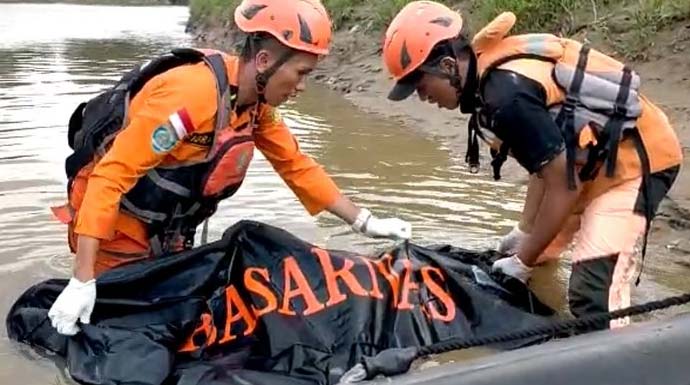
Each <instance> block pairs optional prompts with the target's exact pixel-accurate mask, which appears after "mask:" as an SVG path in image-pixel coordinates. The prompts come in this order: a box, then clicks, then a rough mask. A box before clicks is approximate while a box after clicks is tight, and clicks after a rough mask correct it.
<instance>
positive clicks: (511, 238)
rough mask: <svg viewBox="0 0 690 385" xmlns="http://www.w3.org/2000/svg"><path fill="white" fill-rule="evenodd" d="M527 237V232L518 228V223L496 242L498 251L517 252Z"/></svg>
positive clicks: (508, 253)
mask: <svg viewBox="0 0 690 385" xmlns="http://www.w3.org/2000/svg"><path fill="white" fill-rule="evenodd" d="M527 237H529V233H526V232H524V231H522V230H520V227H518V225H515V227H513V229H512V230H510V232H509V233H508V234H506V235H505V236H503V238H501V241H500V242H499V244H498V252H499V253H501V254H506V255H513V254H517V253H518V252H519V251H520V244H521V243H522V242H523V241H524V240H525V239H527Z"/></svg>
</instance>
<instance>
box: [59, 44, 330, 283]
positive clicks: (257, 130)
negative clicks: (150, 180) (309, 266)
mask: <svg viewBox="0 0 690 385" xmlns="http://www.w3.org/2000/svg"><path fill="white" fill-rule="evenodd" d="M224 61H225V66H226V70H227V76H228V82H229V84H230V86H231V88H232V87H233V86H234V87H236V86H237V85H238V70H239V66H240V62H239V58H237V57H231V56H227V55H224ZM230 98H233V99H234V98H235V95H231V96H230ZM217 99H218V98H217V93H216V84H215V79H214V76H213V74H212V72H211V71H209V69H208V68H207V67H206V66H205V64H204V63H198V64H192V65H185V66H181V67H176V68H173V69H172V70H169V71H167V72H165V73H163V74H161V75H158V76H156V77H154V78H153V79H152V80H150V81H149V82H147V83H146V84H145V86H144V87H143V88H142V89H141V91H139V93H137V94H136V96H135V97H134V98H133V99H132V101H131V106H130V110H129V111H128V122H127V123H126V126H125V128H124V129H123V130H122V131H120V132H119V133H118V135H117V136H116V137H115V139H114V140H113V142H112V146H111V147H110V148H109V150H108V151H107V152H106V153H105V155H104V156H102V157H99V158H96V159H95V160H94V161H93V162H91V163H90V164H89V165H87V166H86V167H84V168H82V169H81V170H80V171H79V173H78V174H77V176H76V177H75V179H74V182H73V184H72V186H71V190H70V192H69V206H71V208H72V209H73V210H74V213H75V215H74V221H71V222H70V226H69V240H70V247H71V248H72V250H73V251H74V250H75V248H76V237H77V235H87V236H90V237H94V238H98V239H100V240H101V243H100V253H99V255H98V258H97V266H96V270H97V273H100V272H102V271H104V270H106V269H107V268H111V267H114V266H117V265H119V264H121V263H124V262H128V261H131V260H133V259H141V258H146V257H148V256H150V255H151V254H152V250H151V245H150V241H149V239H150V236H151V235H150V234H148V231H147V224H146V223H145V222H144V221H142V220H140V219H138V218H136V217H135V216H133V215H131V214H130V213H129V212H127V210H123V209H122V207H121V203H122V198H123V195H124V194H126V193H127V192H128V191H130V190H131V189H132V188H133V187H134V186H135V184H136V183H137V182H138V181H139V180H140V179H141V178H142V177H143V176H145V175H147V173H149V172H150V171H151V170H153V169H161V170H167V171H168V172H169V170H171V169H174V168H175V167H181V166H184V165H186V164H190V163H194V162H198V161H199V160H202V159H204V158H205V157H207V156H208V154H209V151H210V150H211V146H212V143H210V142H212V140H211V139H210V138H212V137H213V134H214V125H215V119H214V118H215V116H216V111H217V107H218V101H217ZM253 114H254V108H252V106H250V107H249V108H246V109H245V110H244V111H241V112H239V113H238V112H236V111H232V114H231V116H230V119H229V125H228V126H227V127H224V128H222V129H221V132H219V133H216V135H217V136H222V135H223V134H224V133H227V134H228V135H233V134H234V132H239V131H243V130H244V131H247V130H248V131H247V132H248V137H250V138H251V139H252V140H253V143H254V144H255V145H256V148H258V149H259V150H260V151H261V152H262V153H263V154H264V156H265V157H266V158H267V159H268V161H269V162H270V163H271V164H272V165H273V167H274V169H275V170H276V172H278V174H279V175H280V176H281V178H283V180H285V182H286V183H287V185H288V186H289V187H290V188H291V189H292V190H293V192H294V193H295V194H296V195H297V197H298V198H299V200H300V201H301V202H302V204H303V205H304V206H305V208H306V209H307V211H308V212H309V213H310V214H312V215H315V214H317V213H319V212H321V211H322V210H323V209H324V208H326V207H327V206H328V205H329V204H331V203H333V202H334V201H335V200H336V198H337V197H338V196H339V194H340V193H339V191H338V188H337V187H336V185H335V183H334V182H333V181H332V179H331V178H330V177H329V176H328V175H327V174H326V172H325V171H324V170H323V169H322V168H321V166H319V165H318V164H317V163H316V162H315V161H314V160H312V159H311V158H310V157H309V156H307V155H305V154H304V153H302V152H301V151H300V149H299V147H298V144H297V141H296V139H295V137H294V136H293V135H292V134H291V133H290V131H289V129H288V127H287V126H286V125H285V123H284V122H283V120H282V119H281V118H280V115H279V114H278V113H277V111H276V110H275V109H274V108H272V107H270V106H268V105H263V104H262V105H260V106H259V108H258V116H257V117H256V119H254V120H253V119H252V117H253ZM180 117H182V118H183V119H181V120H182V121H183V123H184V124H182V125H181V124H180ZM175 119H177V120H175ZM173 126H174V127H175V128H179V127H184V129H186V131H187V132H183V134H184V135H178V137H177V138H175V136H174V135H173V140H172V141H171V142H170V141H169V142H168V143H166V142H165V141H162V142H161V141H160V140H159V139H157V137H156V135H157V130H160V129H161V127H173ZM248 154H249V156H248V157H247V156H246V155H247V153H246V152H245V153H244V155H245V156H244V157H242V158H238V162H241V163H242V164H237V165H236V168H237V175H236V176H234V177H236V178H237V179H238V182H239V183H241V180H242V179H243V178H244V173H245V172H246V167H247V166H248V163H249V160H250V159H251V150H250V151H249V153H248ZM231 171H232V169H230V171H228V172H231ZM221 177H227V175H222V176H221ZM211 187H212V186H211ZM144 209H145V208H144Z"/></svg>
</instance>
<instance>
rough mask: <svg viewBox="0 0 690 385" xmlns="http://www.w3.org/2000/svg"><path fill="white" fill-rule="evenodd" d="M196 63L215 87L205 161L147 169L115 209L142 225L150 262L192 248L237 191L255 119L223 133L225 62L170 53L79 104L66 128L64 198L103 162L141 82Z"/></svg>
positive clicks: (213, 54)
mask: <svg viewBox="0 0 690 385" xmlns="http://www.w3.org/2000/svg"><path fill="white" fill-rule="evenodd" d="M200 61H203V62H204V63H205V64H206V65H207V67H208V68H209V70H211V71H212V73H213V74H214V77H215V79H216V86H217V87H216V90H217V101H218V110H217V112H216V116H215V129H214V131H213V134H212V135H211V136H210V137H208V138H206V137H205V140H206V141H207V142H210V143H203V144H204V145H208V148H209V150H208V154H207V155H206V156H205V157H204V158H203V159H199V160H196V161H193V162H187V163H185V164H179V165H166V166H158V167H156V168H153V169H151V170H150V171H149V172H148V173H147V174H146V175H145V176H144V177H142V178H140V179H139V180H138V181H137V183H136V184H135V185H134V187H133V188H132V189H131V190H130V191H129V192H127V193H126V194H124V195H123V197H122V200H121V203H120V210H121V211H123V212H126V213H127V214H129V215H131V216H133V217H135V218H137V219H139V220H140V221H142V222H144V223H145V224H146V228H147V232H148V237H149V239H150V248H151V253H152V254H153V255H159V254H163V253H165V252H170V251H179V250H180V249H186V248H191V247H192V245H193V241H194V233H195V230H196V227H197V226H198V225H199V224H200V223H202V222H203V221H204V219H206V218H208V217H210V216H211V215H212V214H213V213H214V212H215V210H216V208H217V205H218V202H220V201H221V200H222V199H225V198H227V197H229V196H231V195H233V194H234V193H235V192H236V191H237V189H238V188H239V187H240V185H241V184H242V182H243V180H244V177H245V175H246V172H247V169H248V167H249V163H250V161H251V159H252V156H253V152H254V140H253V130H254V126H255V124H254V123H255V122H254V119H253V120H252V121H251V122H250V124H247V125H245V126H244V127H240V128H238V129H237V130H229V129H225V128H226V127H228V125H229V122H230V117H231V114H232V111H233V109H234V102H235V99H236V95H237V89H236V87H233V86H231V85H229V83H228V76H227V70H226V67H225V62H224V59H223V54H222V53H221V52H219V51H213V50H196V49H188V48H183V49H175V50H172V51H171V52H170V53H168V54H165V55H162V56H160V57H157V58H154V59H153V60H151V61H149V62H148V63H145V64H144V65H140V66H137V67H135V68H134V69H133V70H131V71H129V72H127V73H126V74H124V75H123V76H122V77H121V79H120V80H119V81H118V82H117V83H116V84H115V85H114V86H112V87H111V88H109V89H108V90H106V91H105V92H103V93H101V94H99V95H98V96H96V97H94V98H93V99H91V100H90V101H88V102H86V103H82V104H80V105H79V106H78V107H77V108H76V110H75V111H74V113H73V114H72V116H71V118H70V122H69V131H68V143H69V145H70V147H71V148H72V149H73V150H74V152H73V153H72V154H71V155H70V156H69V157H67V159H66V161H65V170H66V174H67V178H68V192H69V190H70V186H71V183H72V181H73V180H74V178H75V176H76V175H77V173H78V172H79V170H81V169H82V168H83V167H85V166H86V165H88V164H89V163H91V162H92V161H93V160H94V159H95V158H96V157H97V156H98V157H102V156H103V155H105V153H106V152H107V151H108V149H109V147H110V145H111V144H112V142H113V140H114V138H115V137H116V135H117V134H118V132H120V130H122V129H123V128H124V127H126V126H127V123H128V118H127V111H128V106H129V103H130V101H131V100H132V98H133V97H134V96H135V95H136V93H137V92H138V91H139V90H141V89H142V87H143V86H144V84H145V83H146V82H147V81H149V80H150V79H151V78H153V77H154V76H156V75H158V74H161V73H163V72H165V71H167V70H170V69H172V68H174V67H177V66H181V65H185V64H193V63H198V62H200ZM253 116H256V111H254V115H253ZM183 120H184V119H181V121H180V122H177V125H178V126H180V127H174V128H175V129H176V130H180V129H184V125H185V123H184V121H183ZM173 126H175V122H173Z"/></svg>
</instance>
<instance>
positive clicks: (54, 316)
mask: <svg viewBox="0 0 690 385" xmlns="http://www.w3.org/2000/svg"><path fill="white" fill-rule="evenodd" d="M95 303H96V280H95V279H91V280H89V281H87V282H81V281H80V280H78V279H76V278H72V279H70V280H69V284H67V286H66V287H65V288H64V290H62V293H60V295H59V296H58V297H57V299H56V300H55V303H53V306H52V307H51V308H50V311H48V317H49V318H50V324H51V325H53V327H54V328H55V329H57V331H58V333H60V334H63V335H67V336H73V335H75V334H77V332H79V327H78V326H77V319H78V320H79V321H81V322H82V323H84V324H88V323H90V322H91V312H92V311H93V306H94V304H95Z"/></svg>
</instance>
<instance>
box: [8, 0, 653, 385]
mask: <svg viewBox="0 0 690 385" xmlns="http://www.w3.org/2000/svg"><path fill="white" fill-rule="evenodd" d="M187 16H188V14H187V9H186V8H181V7H155V8H150V7H137V8H124V7H103V6H75V5H22V4H0V234H1V237H0V292H1V293H3V296H2V299H0V315H1V316H2V317H3V318H4V315H5V314H7V311H8V310H9V307H10V306H11V304H12V302H13V301H14V300H15V299H16V297H17V296H18V295H19V294H20V293H21V292H23V291H24V290H25V289H26V288H27V287H28V286H30V285H32V284H34V283H36V282H38V281H40V280H43V279H47V278H50V277H55V276H67V275H68V274H69V268H70V263H71V256H70V254H69V251H68V249H67V247H66V244H65V241H66V238H65V231H66V229H65V227H64V226H62V225H61V224H59V223H58V222H56V221H55V220H53V219H52V218H51V216H50V212H49V210H48V207H49V206H50V205H51V204H60V203H62V202H63V201H64V199H65V180H64V171H63V161H64V158H65V156H66V155H68V150H69V148H68V146H67V142H66V129H67V127H66V126H67V121H68V119H69V116H70V114H71V113H72V110H73V109H74V108H75V107H76V105H77V104H78V103H79V102H81V101H83V100H85V99H87V98H89V97H90V96H93V95H94V94H96V93H97V92H98V91H99V90H101V89H103V88H104V87H106V86H107V85H109V84H111V83H112V82H113V81H114V80H116V79H117V78H118V76H119V75H120V74H121V72H122V71H124V70H126V69H128V68H130V67H131V65H132V64H134V63H137V62H140V61H143V60H146V59H147V58H148V57H149V56H150V55H153V54H156V53H160V52H163V51H165V50H166V49H168V48H170V47H173V46H176V45H187V44H189V43H190V40H189V36H187V35H186V34H185V33H184V23H185V21H186V19H187ZM39 26H40V28H39ZM282 114H283V116H284V118H285V120H286V121H287V123H288V124H289V126H290V127H291V129H292V130H293V132H294V133H295V134H296V136H297V137H298V140H299V142H300V145H301V148H302V150H303V151H305V152H307V153H309V154H310V155H312V156H313V157H314V158H316V159H317V160H318V161H319V162H320V163H322V164H323V165H324V167H325V168H326V169H327V170H328V172H329V173H330V174H331V175H333V177H334V178H335V179H336V181H337V183H338V185H339V186H340V187H341V189H342V190H343V191H344V192H345V193H346V194H348V195H349V196H351V197H352V198H353V200H355V201H356V202H357V203H359V204H361V205H363V206H366V207H369V208H370V209H372V211H374V212H375V213H377V214H379V215H397V216H400V217H402V218H405V219H407V220H410V221H411V222H412V223H413V226H414V233H415V235H414V238H415V242H418V243H422V244H427V243H440V242H450V243H453V244H456V245H463V246H466V247H477V248H483V247H488V246H490V245H491V244H492V243H493V242H494V241H495V240H496V237H497V236H498V235H499V234H501V233H504V232H506V231H508V229H509V228H510V226H512V225H513V224H514V223H515V220H516V219H517V217H518V215H519V210H520V208H521V199H522V197H523V194H524V186H516V185H513V184H508V183H499V182H493V181H491V180H490V179H489V178H487V177H484V178H477V177H474V176H471V175H470V174H468V173H467V172H466V171H465V166H464V163H463V160H462V159H461V158H458V156H457V155H456V154H457V151H453V149H452V148H450V144H449V143H446V142H444V141H443V140H438V139H434V138H431V137H427V136H424V134H423V133H419V132H411V131H410V130H408V129H405V128H404V127H401V126H399V125H394V124H391V123H387V122H385V121H382V120H380V119H377V118H375V117H372V116H365V115H362V114H361V113H360V112H358V111H357V110H355V109H354V108H353V107H351V106H350V105H348V104H346V103H344V102H343V100H342V99H341V98H340V97H339V96H338V95H335V94H332V93H330V92H329V91H327V90H325V89H320V88H319V87H318V86H315V85H314V86H313V87H311V88H310V89H309V90H308V92H306V93H305V94H304V95H302V96H301V97H300V98H299V99H298V100H296V101H295V102H292V103H290V104H289V105H287V106H285V107H284V108H282ZM242 218H250V219H254V220H259V221H263V222H266V223H270V224H273V225H276V226H280V227H283V228H285V229H287V230H289V231H291V232H293V233H295V234H296V235H298V236H300V237H302V238H304V239H306V240H308V241H311V242H313V243H316V244H319V245H322V246H324V247H329V248H343V249H352V250H358V251H364V252H366V251H373V250H375V249H378V248H381V247H384V246H386V245H387V243H386V242H380V241H372V240H370V239H367V238H364V237H361V236H357V235H353V234H352V233H351V232H350V231H349V228H348V226H346V225H344V224H343V223H342V222H340V221H339V220H337V219H336V218H334V217H333V216H331V215H329V214H323V215H321V216H318V217H316V218H312V217H309V216H308V215H307V213H306V212H305V211H304V209H303V208H302V206H301V205H300V204H299V202H298V201H297V199H296V198H295V197H294V196H293V195H292V193H291V191H290V190H289V189H287V187H286V185H285V184H284V183H283V182H282V180H281V179H279V178H278V177H277V175H276V174H275V173H274V172H273V170H272V168H271V167H270V165H269V164H268V163H267V162H266V160H265V158H264V157H263V156H262V155H261V154H260V153H257V154H256V157H255V161H254V162H253V164H252V166H251V168H250V171H249V176H248V179H247V181H246V182H245V184H244V185H243V186H242V188H241V190H240V192H239V193H238V194H237V195H236V196H235V197H233V198H232V199H230V200H228V201H226V202H224V203H223V204H222V205H221V207H220V209H219V212H218V214H217V215H215V216H214V217H213V218H212V219H211V221H210V231H209V235H210V238H211V239H214V238H216V237H218V236H219V235H220V234H221V233H222V231H223V230H224V229H225V228H227V227H228V226H230V225H231V224H232V223H234V222H235V221H237V220H239V219H242ZM545 270H546V271H545V272H544V274H543V276H542V277H540V281H542V282H544V283H543V284H540V285H539V286H540V292H541V293H542V294H543V295H542V296H543V297H545V298H547V299H548V300H547V301H548V302H549V303H551V304H553V305H555V306H559V307H560V306H561V305H562V297H563V290H564V289H563V287H564V285H563V282H564V281H565V277H566V275H565V273H564V271H563V270H562V269H558V266H557V265H555V264H554V265H552V266H551V267H549V268H546V269H545ZM554 277H556V279H555V280H554ZM651 292H655V290H653V289H652V290H651ZM5 334H6V332H5V330H4V328H2V334H1V337H0V357H1V359H0V383H2V384H9V383H22V384H29V385H31V384H55V383H62V382H65V380H64V379H62V376H61V375H60V371H59V370H58V369H56V367H55V365H54V364H53V363H52V362H51V361H48V360H45V359H43V358H40V357H37V356H36V355H35V354H34V353H33V352H31V351H30V350H29V349H26V348H24V347H22V346H18V345H16V344H13V343H11V342H10V341H8V340H7V338H6V336H5ZM460 357H461V356H460V355H457V356H450V359H453V358H456V359H458V358H460ZM18 379H21V380H18Z"/></svg>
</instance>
